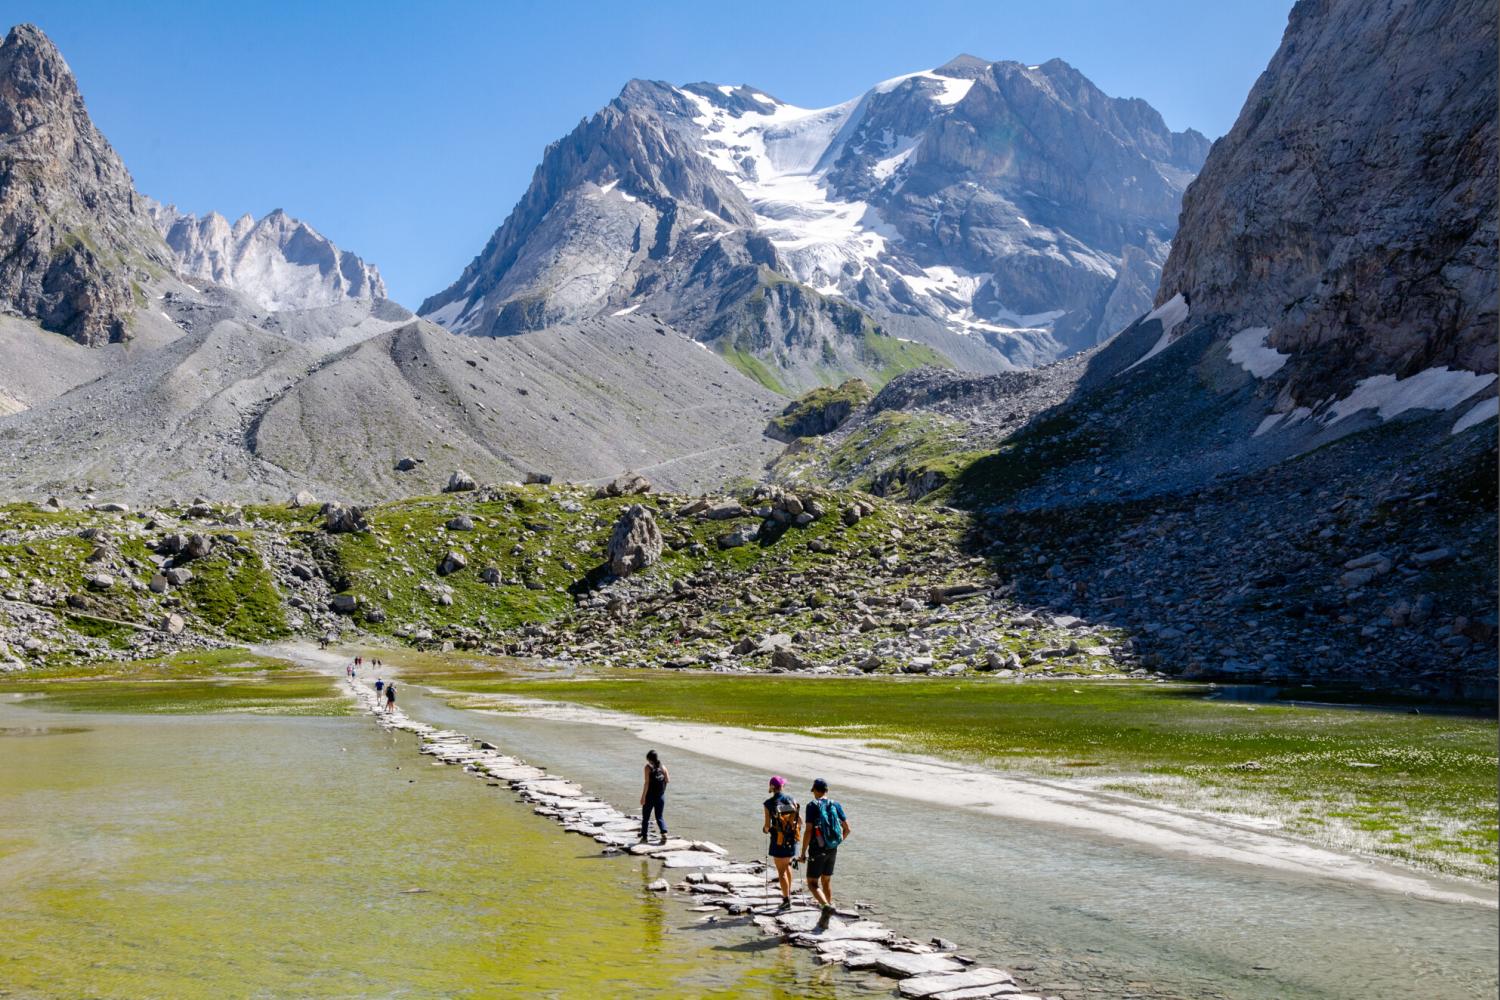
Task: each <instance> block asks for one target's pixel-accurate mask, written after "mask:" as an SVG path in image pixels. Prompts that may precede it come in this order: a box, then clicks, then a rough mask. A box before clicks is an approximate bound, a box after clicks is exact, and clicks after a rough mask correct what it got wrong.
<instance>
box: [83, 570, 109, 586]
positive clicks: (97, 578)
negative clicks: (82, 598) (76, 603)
mask: <svg viewBox="0 0 1500 1000" xmlns="http://www.w3.org/2000/svg"><path fill="white" fill-rule="evenodd" d="M83 582H84V583H86V584H88V588H89V589H90V590H108V589H109V588H111V587H113V586H114V585H115V578H114V577H113V576H111V575H110V574H108V573H90V574H89V575H88V576H86V577H84V578H83Z"/></svg>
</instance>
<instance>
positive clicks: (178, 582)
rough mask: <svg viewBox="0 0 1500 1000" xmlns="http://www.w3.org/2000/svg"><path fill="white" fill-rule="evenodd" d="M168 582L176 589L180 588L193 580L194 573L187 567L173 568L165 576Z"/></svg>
mask: <svg viewBox="0 0 1500 1000" xmlns="http://www.w3.org/2000/svg"><path fill="white" fill-rule="evenodd" d="M163 575H164V576H166V578H167V582H168V583H170V584H171V585H172V586H174V587H180V586H182V585H183V584H184V583H187V582H188V581H189V580H191V579H192V578H193V571H192V570H190V569H188V568H187V567H186V566H173V567H172V568H171V569H169V570H167V571H166V573H165V574H163Z"/></svg>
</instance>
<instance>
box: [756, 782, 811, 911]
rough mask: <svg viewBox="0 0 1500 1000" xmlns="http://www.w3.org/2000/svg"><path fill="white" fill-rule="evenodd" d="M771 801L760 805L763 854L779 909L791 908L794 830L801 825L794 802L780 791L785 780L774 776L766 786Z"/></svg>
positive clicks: (768, 800)
mask: <svg viewBox="0 0 1500 1000" xmlns="http://www.w3.org/2000/svg"><path fill="white" fill-rule="evenodd" d="M769 786H770V787H769V791H770V793H771V797H770V798H768V799H766V801H765V802H763V803H761V808H762V809H763V810H764V812H765V814H766V821H765V823H763V824H762V825H761V829H762V831H764V832H765V833H768V834H770V835H771V843H770V846H769V847H767V848H766V853H767V854H769V855H770V856H771V860H772V861H774V862H775V863H776V885H777V887H779V888H780V889H781V908H782V909H783V910H789V909H791V908H792V859H793V858H795V857H796V856H797V832H798V831H797V828H798V827H799V826H801V825H802V816H801V815H800V814H799V813H798V811H797V800H796V799H794V798H792V797H791V796H790V795H788V794H786V793H785V792H784V791H782V789H783V788H785V787H786V779H785V778H783V777H782V776H781V775H779V774H776V775H772V776H771V780H770V782H769Z"/></svg>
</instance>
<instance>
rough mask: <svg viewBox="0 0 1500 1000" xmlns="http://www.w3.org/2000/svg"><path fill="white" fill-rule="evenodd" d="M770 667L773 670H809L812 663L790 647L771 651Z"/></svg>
mask: <svg viewBox="0 0 1500 1000" xmlns="http://www.w3.org/2000/svg"><path fill="white" fill-rule="evenodd" d="M771 669H773V670H810V669H812V664H811V663H809V662H808V661H807V660H804V659H803V658H802V657H800V656H798V655H797V654H796V653H794V652H792V651H791V650H790V649H785V648H782V649H777V650H775V651H774V652H772V653H771Z"/></svg>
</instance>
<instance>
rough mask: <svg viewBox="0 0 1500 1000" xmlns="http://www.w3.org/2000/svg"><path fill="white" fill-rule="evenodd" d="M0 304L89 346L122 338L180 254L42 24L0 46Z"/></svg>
mask: <svg viewBox="0 0 1500 1000" xmlns="http://www.w3.org/2000/svg"><path fill="white" fill-rule="evenodd" d="M0 261H3V262H4V266H3V267H0V309H4V310H6V311H9V312H14V313H18V314H20V315H22V316H25V317H28V318H30V319H34V320H36V321H37V322H39V323H40V324H41V325H42V326H43V327H45V328H46V329H48V330H53V331H56V332H58V333H61V334H64V335H66V336H68V337H71V338H72V339H74V340H76V341H78V342H79V343H81V344H87V345H90V346H93V345H98V344H104V343H108V342H111V341H120V340H125V339H127V338H128V337H129V336H130V322H131V316H132V314H133V313H134V311H135V308H136V305H137V301H138V298H139V296H140V295H141V293H140V291H139V288H140V282H142V281H144V280H147V279H148V278H149V276H150V275H151V274H152V273H153V272H156V273H160V272H162V271H165V270H168V269H170V266H171V255H170V253H169V252H168V251H167V248H166V246H165V245H164V244H163V242H162V240H161V237H160V236H159V235H157V232H156V230H155V228H154V227H153V226H152V224H151V219H150V216H149V215H148V214H147V210H146V202H145V199H143V198H142V197H141V196H140V195H138V194H137V193H136V191H135V188H134V185H133V184H132V183H131V180H130V175H129V173H127V172H126V170H125V165H124V164H123V163H122V162H121V161H120V158H119V156H118V155H116V154H115V151H114V150H113V149H112V148H111V147H110V145H109V142H108V141H106V140H105V138H104V136H103V135H101V134H100V133H99V130H98V129H96V128H95V127H94V123H93V122H92V121H91V120H90V118H89V115H88V111H87V110H86V109H85V108H84V105H83V97H82V95H81V94H80V93H79V92H78V85H77V82H76V81H75V80H74V78H73V73H72V71H71V70H70V69H69V68H68V64H67V63H66V62H64V61H63V57H62V55H61V54H60V53H59V52H58V51H57V48H56V47H55V46H54V45H53V44H52V42H51V40H50V39H48V38H47V36H46V35H45V34H43V33H42V32H41V30H40V29H38V28H37V27H35V26H34V25H30V24H22V25H18V26H17V27H14V28H12V29H11V31H10V33H9V34H8V35H7V36H6V38H5V41H4V43H3V44H0Z"/></svg>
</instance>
